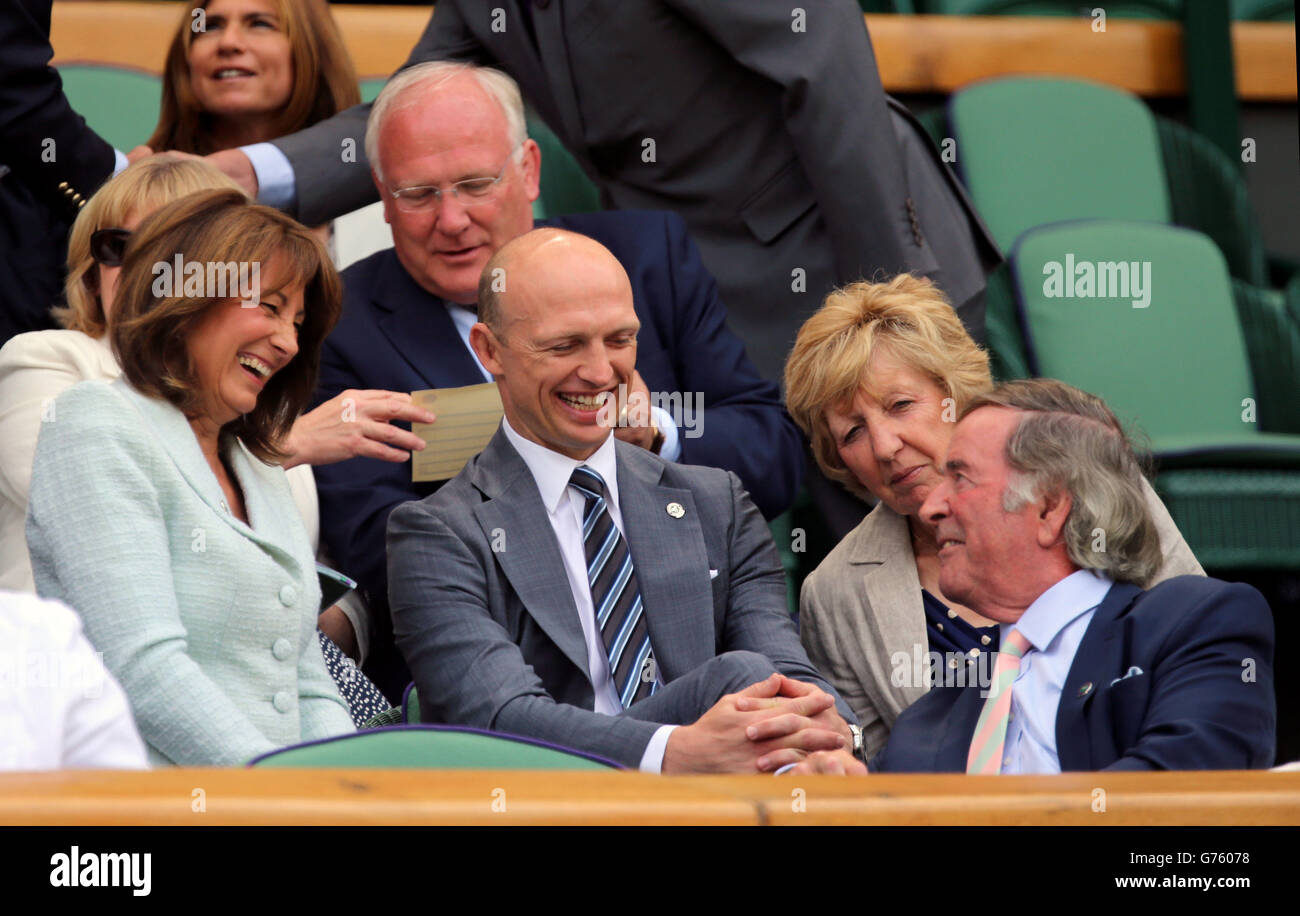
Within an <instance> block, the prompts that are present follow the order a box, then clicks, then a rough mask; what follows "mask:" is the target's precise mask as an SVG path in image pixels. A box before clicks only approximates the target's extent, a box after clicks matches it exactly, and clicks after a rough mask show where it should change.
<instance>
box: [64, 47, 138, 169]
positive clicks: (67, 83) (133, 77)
mask: <svg viewBox="0 0 1300 916" xmlns="http://www.w3.org/2000/svg"><path fill="white" fill-rule="evenodd" d="M58 71H59V76H60V77H61V78H62V79H63V92H64V94H65V95H66V96H67V97H68V103H69V104H70V105H72V110H73V111H75V112H77V114H79V115H81V116H82V117H83V118H85V119H86V123H87V124H88V125H89V126H90V128H91V129H92V130H93V131H94V132H95V133H97V134H99V135H100V136H101V137H103V138H104V139H105V140H107V141H108V142H109V143H111V144H113V145H114V146H115V147H117V148H118V149H120V150H121V151H122V152H124V153H125V152H130V151H131V150H132V149H133V148H135V147H137V146H139V145H140V144H142V143H145V142H147V141H148V139H149V137H150V136H151V135H152V134H153V131H154V128H155V127H157V126H158V112H159V110H160V107H161V105H162V80H161V79H160V78H159V77H157V76H154V75H153V74H152V73H143V72H141V71H139V70H130V69H127V68H126V67H115V66H110V65H107V64H63V65H61V66H60V67H58Z"/></svg>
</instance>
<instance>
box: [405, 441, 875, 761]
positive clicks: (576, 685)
mask: <svg viewBox="0 0 1300 916" xmlns="http://www.w3.org/2000/svg"><path fill="white" fill-rule="evenodd" d="M616 454H617V462H618V489H619V509H620V511H621V513H622V517H623V522H624V527H625V528H626V537H627V541H628V547H629V549H630V550H631V553H632V558H633V562H634V563H635V564H636V575H637V582H638V584H639V586H640V589H641V598H642V603H643V606H644V608H645V615H646V623H647V626H648V627H649V631H650V641H651V645H652V646H653V647H654V653H655V659H656V662H657V664H658V668H659V672H660V676H661V678H662V680H663V682H664V683H665V685H667V687H669V688H671V686H672V683H673V681H674V680H676V679H677V678H680V677H682V676H684V675H686V674H688V673H690V672H692V671H693V670H695V669H697V668H698V667H699V666H700V665H702V664H704V663H705V662H708V661H709V660H711V659H713V658H714V657H715V656H718V655H720V654H721V653H723V652H728V651H731V650H747V651H750V652H755V653H758V654H760V655H762V656H764V657H765V658H766V659H767V660H768V661H770V662H771V665H772V668H774V669H775V670H778V671H781V672H782V673H784V674H786V675H789V676H790V677H794V678H798V679H800V680H804V681H809V682H811V683H814V684H816V685H817V686H818V687H820V688H822V689H823V690H825V691H827V692H828V693H832V694H833V693H834V689H833V688H832V687H831V686H830V685H829V684H827V683H826V681H825V680H823V679H822V677H821V676H820V675H819V674H818V673H817V671H816V669H815V668H813V666H812V664H811V663H810V662H809V661H808V656H807V655H806V654H804V650H803V648H802V647H801V646H800V645H799V638H798V635H797V633H796V631H795V626H794V623H793V621H791V619H790V616H789V614H788V612H787V610H786V598H785V582H784V577H783V574H782V572H781V565H780V561H779V559H778V557H777V553H776V549H775V547H774V546H773V544H772V539H771V535H770V534H769V532H768V529H767V525H766V524H765V523H764V522H763V517H762V515H761V514H760V513H759V511H758V510H757V509H756V508H755V506H754V504H753V503H752V502H750V500H749V497H748V496H746V495H745V493H744V490H743V489H742V488H741V485H740V481H739V479H738V478H737V477H736V475H735V474H733V473H731V472H729V471H721V470H718V469H716V468H705V467H693V466H690V465H679V464H674V463H671V462H667V461H664V460H663V459H662V458H659V457H658V456H657V455H653V454H651V453H650V452H647V451H645V450H644V449H640V448H636V447H635V446H629V445H626V444H625V443H623V442H618V443H616ZM673 502H676V503H679V504H680V505H681V506H682V508H683V509H684V510H685V512H684V513H683V514H682V515H681V517H680V518H675V517H673V516H672V515H670V514H669V513H668V512H667V511H666V507H667V506H668V504H669V503H673ZM715 571H716V573H717V574H716V576H712V578H711V574H712V573H713V572H715ZM388 589H389V601H390V604H391V606H392V613H393V631H394V635H395V637H396V640H397V645H398V648H399V649H400V650H401V651H402V654H403V655H404V656H405V658H406V661H407V664H408V665H409V666H410V668H411V672H412V675H413V676H414V678H415V683H416V686H417V687H418V689H419V694H420V705H421V714H422V715H423V716H425V717H427V719H428V720H430V721H444V722H450V723H455V724H462V725H472V726H476V727H479V728H488V729H493V730H496V731H502V732H508V733H512V734H518V735H527V736H532V737H537V738H542V739H544V740H547V741H552V742H556V743H559V744H563V745H567V746H569V747H573V748H577V749H580V750H584V751H589V752H593V753H596V754H600V755H602V756H604V757H608V758H610V759H613V760H617V761H620V762H622V763H626V764H628V765H631V766H636V765H637V764H638V763H639V761H640V759H641V757H642V755H643V753H644V751H645V747H646V744H647V743H648V742H649V740H650V738H651V736H652V735H653V734H654V732H655V731H656V729H657V728H658V727H659V725H660V724H664V723H668V724H690V723H691V721H693V716H694V715H697V714H698V713H685V712H684V710H683V711H682V712H683V714H682V715H681V716H677V717H674V715H672V714H669V715H667V716H665V715H663V710H662V709H660V710H658V711H657V713H656V718H655V720H654V721H647V720H645V719H642V718H638V706H639V705H640V704H634V705H633V706H632V707H631V709H629V710H628V711H627V712H626V713H624V714H623V715H619V716H607V715H601V714H598V713H596V712H594V711H593V709H594V702H595V699H594V690H593V688H592V684H591V679H590V674H589V672H588V668H587V647H586V643H585V642H584V640H583V635H582V626H581V623H580V622H579V619H578V611H577V608H576V606H575V605H574V602H573V595H572V592H571V591H570V588H569V582H568V579H567V578H566V576H565V572H564V565H563V561H562V560H561V556H560V548H559V544H558V543H557V542H556V539H555V533H554V531H553V530H552V528H551V525H550V521H549V520H548V517H547V513H546V509H545V507H544V506H543V504H542V498H541V495H540V493H539V492H538V489H537V484H536V482H535V481H534V479H533V476H532V473H531V472H530V471H529V469H528V466H527V465H526V464H525V463H524V460H523V459H522V458H521V457H520V456H519V453H518V452H516V451H515V449H514V447H513V446H511V445H510V443H509V440H507V439H506V437H505V434H504V432H502V431H501V430H498V431H497V434H496V436H495V437H494V438H493V439H492V441H491V442H490V443H489V444H488V446H487V448H485V449H484V450H483V451H482V452H481V453H480V454H479V455H478V456H477V457H476V458H474V459H473V460H472V461H470V462H469V464H467V465H466V466H465V468H464V469H463V470H462V471H461V472H460V474H458V475H457V476H456V477H455V478H453V479H452V480H451V481H450V482H448V483H447V484H445V485H444V486H443V487H442V488H441V489H440V490H438V491H437V492H436V493H434V494H432V495H430V496H428V497H426V498H425V499H423V500H421V501H419V502H409V503H405V504H403V505H402V506H399V507H398V508H397V509H395V510H394V511H393V513H392V515H391V516H390V518H389V522H388ZM720 695H721V693H719V694H718V696H714V697H713V698H712V700H710V701H709V704H711V703H712V702H713V701H716V699H718V697H719V696H720ZM657 699H658V697H654V698H652V700H657ZM643 702H648V701H643ZM706 708H707V707H706ZM839 710H840V713H841V715H843V716H845V718H846V719H848V720H849V721H855V720H854V719H853V718H852V712H851V711H850V710H849V708H848V706H847V705H846V704H844V703H843V702H841V703H840V704H839ZM687 716H691V718H687Z"/></svg>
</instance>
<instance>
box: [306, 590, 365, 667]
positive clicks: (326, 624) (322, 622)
mask: <svg viewBox="0 0 1300 916" xmlns="http://www.w3.org/2000/svg"><path fill="white" fill-rule="evenodd" d="M316 626H318V627H320V631H321V632H322V633H324V634H325V635H326V636H328V637H329V638H330V639H331V640H333V641H334V645H336V646H338V647H339V648H340V649H342V650H343V654H344V655H346V656H347V657H348V658H350V659H352V660H353V661H354V662H355V661H356V660H357V656H358V655H360V654H361V650H360V649H358V648H357V633H356V631H355V630H354V629H352V621H351V620H348V615H347V614H344V613H343V609H342V608H341V607H339V606H338V605H337V604H332V605H330V606H329V607H327V608H326V609H325V610H323V611H321V612H320V616H319V617H317V618H316Z"/></svg>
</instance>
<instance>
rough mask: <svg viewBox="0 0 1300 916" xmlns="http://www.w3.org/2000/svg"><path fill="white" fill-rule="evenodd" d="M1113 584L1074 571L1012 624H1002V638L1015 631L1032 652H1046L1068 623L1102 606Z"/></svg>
mask: <svg viewBox="0 0 1300 916" xmlns="http://www.w3.org/2000/svg"><path fill="white" fill-rule="evenodd" d="M1113 584H1114V582H1113V581H1112V580H1111V579H1110V578H1109V577H1108V576H1104V575H1102V574H1101V573H1098V572H1096V571H1094V570H1090V569H1079V570H1076V571H1074V572H1072V573H1070V575H1068V576H1066V577H1065V578H1064V579H1062V580H1061V581H1060V582H1057V583H1056V584H1055V585H1053V586H1052V587H1051V588H1049V589H1048V590H1047V591H1045V592H1043V593H1042V594H1041V595H1039V596H1038V597H1037V598H1036V599H1035V600H1034V603H1033V604H1031V605H1029V607H1028V608H1026V609H1025V612H1024V614H1022V615H1020V619H1019V620H1017V621H1016V622H1015V623H1004V624H1002V626H1001V631H1002V632H1001V636H1002V638H1003V639H1004V640H1005V639H1006V635H1007V632H1008V631H1009V630H1011V629H1012V628H1013V627H1014V628H1015V629H1016V630H1017V631H1018V632H1019V633H1020V635H1021V636H1023V637H1025V639H1027V640H1029V641H1030V643H1032V644H1033V646H1034V648H1035V649H1037V650H1038V651H1039V652H1046V651H1047V649H1048V647H1049V646H1051V644H1052V641H1053V640H1054V639H1056V637H1057V634H1059V633H1060V632H1061V631H1062V630H1064V629H1065V628H1066V626H1068V625H1069V624H1070V622H1071V621H1073V620H1075V619H1076V618H1078V616H1079V615H1080V614H1083V613H1085V612H1087V611H1091V610H1092V609H1093V608H1095V607H1096V606H1097V605H1099V604H1101V602H1102V600H1103V599H1105V597H1106V593H1107V592H1108V591H1110V587H1111V586H1112V585H1113Z"/></svg>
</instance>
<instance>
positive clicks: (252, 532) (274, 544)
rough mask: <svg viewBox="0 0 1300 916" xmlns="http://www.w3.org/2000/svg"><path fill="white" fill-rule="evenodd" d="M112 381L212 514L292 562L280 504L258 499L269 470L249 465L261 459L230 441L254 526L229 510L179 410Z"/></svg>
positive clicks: (231, 460)
mask: <svg viewBox="0 0 1300 916" xmlns="http://www.w3.org/2000/svg"><path fill="white" fill-rule="evenodd" d="M113 385H114V387H115V388H116V389H117V390H118V391H119V392H120V393H122V394H123V395H124V396H125V397H126V399H127V400H128V401H130V402H131V404H132V405H134V406H135V408H136V410H138V411H139V412H140V414H141V415H142V416H143V417H144V418H145V421H146V422H147V423H148V424H149V426H150V427H151V428H152V429H153V430H154V432H155V433H157V436H158V441H159V442H160V443H161V444H162V446H163V448H164V449H165V450H166V451H167V454H168V456H169V457H170V458H171V460H172V463H173V464H174V465H175V466H176V469H177V470H178V471H180V474H181V477H183V478H184V480H185V482H186V483H187V484H189V486H190V488H191V489H192V490H193V491H194V492H195V493H196V494H197V495H198V497H199V499H201V500H203V502H204V503H206V504H207V505H208V507H209V508H211V509H212V510H213V511H214V512H215V513H216V515H217V517H218V518H220V519H221V520H222V521H223V522H225V523H226V524H227V525H229V526H230V527H231V528H234V529H235V530H236V531H237V532H239V533H240V534H241V535H243V536H244V537H246V538H248V539H250V540H252V541H254V542H255V543H257V544H258V545H259V546H261V547H262V548H263V549H264V550H266V551H268V552H269V553H272V554H273V555H274V556H275V557H276V558H277V562H287V563H289V564H291V565H293V566H294V567H295V568H296V567H297V562H296V561H295V560H294V559H293V556H292V554H291V553H289V552H287V551H286V550H285V545H286V544H288V543H291V541H290V540H288V539H287V538H288V534H287V532H286V531H285V529H284V525H286V524H292V522H286V521H285V520H284V519H283V518H280V517H279V516H282V515H283V514H284V511H285V507H279V508H278V511H273V507H272V506H271V505H269V504H268V503H266V502H265V501H264V500H263V496H264V492H263V491H264V490H265V482H264V480H263V475H264V473H265V472H266V471H268V470H269V469H268V468H266V467H265V466H262V467H260V468H258V467H255V465H254V462H256V463H257V464H259V465H260V464H261V462H257V459H255V458H254V457H253V456H252V455H251V454H249V453H248V452H247V451H246V450H245V449H244V447H243V445H242V444H240V443H235V445H234V449H233V451H232V453H231V455H230V462H231V465H232V467H233V469H234V472H235V479H236V480H237V481H238V482H239V487H240V489H241V490H242V491H243V496H244V507H245V509H246V511H247V513H248V518H249V521H252V522H256V523H257V526H258V527H257V528H256V529H254V528H252V527H250V526H249V525H246V524H244V523H243V522H241V521H240V520H239V519H238V518H236V517H235V515H234V514H233V513H232V512H231V511H230V507H229V505H227V503H226V496H225V493H223V492H222V490H221V484H220V483H219V482H218V481H217V475H216V474H214V473H213V472H212V468H211V467H210V466H209V465H208V461H207V459H206V458H204V457H203V450H202V449H201V448H199V440H198V438H197V437H196V436H195V435H194V430H193V428H192V427H191V426H190V424H189V421H188V420H186V419H185V415H184V414H182V413H181V412H180V410H178V409H177V408H176V407H175V406H174V405H172V404H169V403H168V402H166V401H163V400H160V399H157V398H151V397H146V396H145V395H143V394H141V393H140V392H138V391H136V390H135V389H134V388H132V387H131V386H130V385H129V384H128V383H127V382H126V380H125V379H119V380H118V381H116V382H114V383H113ZM288 508H289V510H291V511H294V512H295V513H296V511H297V510H296V508H294V507H292V506H290V507H288Z"/></svg>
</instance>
